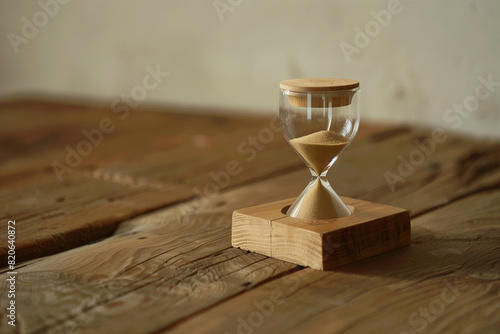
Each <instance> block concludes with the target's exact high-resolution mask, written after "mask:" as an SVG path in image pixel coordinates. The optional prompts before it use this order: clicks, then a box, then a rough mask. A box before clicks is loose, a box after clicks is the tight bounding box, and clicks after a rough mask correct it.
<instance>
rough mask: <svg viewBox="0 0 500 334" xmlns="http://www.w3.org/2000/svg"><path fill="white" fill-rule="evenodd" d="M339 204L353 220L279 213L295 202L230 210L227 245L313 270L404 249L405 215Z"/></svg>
mask: <svg viewBox="0 0 500 334" xmlns="http://www.w3.org/2000/svg"><path fill="white" fill-rule="evenodd" d="M341 198H342V201H344V203H345V204H346V205H348V206H349V207H350V209H351V211H353V214H352V215H350V216H348V217H343V218H335V219H327V220H311V221H309V220H302V219H298V218H292V217H288V216H287V215H286V214H285V213H284V212H286V210H285V209H284V208H288V207H289V206H290V205H291V204H292V203H293V201H294V200H295V199H287V200H281V201H277V202H273V203H267V204H263V205H258V206H253V207H249V208H244V209H239V210H236V211H234V212H233V223H232V232H231V239H232V245H233V246H234V247H238V248H241V249H244V250H249V251H252V252H256V253H259V254H263V255H266V256H270V257H274V258H277V259H280V260H284V261H289V262H292V263H296V264H299V265H302V266H308V267H311V268H314V269H317V270H328V269H330V268H334V267H337V266H341V265H343V264H347V263H350V262H353V261H357V260H361V259H364V258H367V257H370V256H373V255H377V254H381V253H384V252H387V251H391V250H394V249H397V248H400V247H403V246H407V245H409V244H410V241H411V227H410V215H409V213H408V211H407V210H405V209H401V208H397V207H393V206H388V205H383V204H377V203H372V202H366V201H362V200H358V199H353V198H348V197H341ZM352 207H353V208H354V210H352Z"/></svg>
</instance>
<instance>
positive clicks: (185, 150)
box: [0, 101, 387, 267]
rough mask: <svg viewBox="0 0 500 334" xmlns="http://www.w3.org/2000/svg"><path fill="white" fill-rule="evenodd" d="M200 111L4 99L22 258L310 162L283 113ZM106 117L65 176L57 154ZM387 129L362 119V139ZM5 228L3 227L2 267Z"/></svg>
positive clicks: (2, 127) (3, 173) (0, 187)
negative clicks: (294, 145)
mask: <svg viewBox="0 0 500 334" xmlns="http://www.w3.org/2000/svg"><path fill="white" fill-rule="evenodd" d="M165 111H167V112H168V113H167V112H165ZM201 111H203V110H201ZM201 111H200V110H197V109H194V108H182V107H176V106H170V107H169V106H166V107H164V108H152V107H140V108H137V109H134V110H131V111H130V113H129V114H128V116H127V117H125V118H124V119H121V118H120V117H122V116H123V115H122V114H115V113H113V112H111V111H110V106H106V105H102V104H97V105H92V104H89V105H81V104H67V103H55V102H45V101H33V102H30V101H27V102H23V101H19V102H11V103H2V104H0V134H1V136H0V203H1V204H2V205H1V206H0V219H1V220H6V219H16V220H17V224H18V226H19V229H20V230H21V231H22V233H19V234H18V236H17V240H16V242H17V256H18V260H19V261H22V260H28V259H32V258H36V257H39V256H44V255H49V254H54V253H57V252H60V251H63V250H67V249H71V248H73V247H77V246H81V245H84V244H87V243H89V242H91V241H95V240H99V239H101V238H104V237H107V236H110V235H111V234H112V233H113V231H114V229H115V228H116V226H117V225H118V224H119V223H120V222H121V221H124V220H126V219H129V218H132V217H135V216H137V215H140V214H142V213H146V212H149V211H152V210H156V209H158V208H161V207H166V206H168V205H171V204H174V203H179V202H181V201H185V200H189V199H192V198H194V197H197V196H198V197H200V196H201V197H204V196H206V195H205V194H209V195H210V194H214V193H216V192H218V191H219V190H223V189H227V188H232V187H234V186H236V185H241V184H246V183H249V182H253V181H255V180H260V179H263V178H267V177H272V176H273V175H277V174H279V173H282V172H286V171H289V170H294V169H297V168H303V167H302V166H303V165H302V162H301V161H300V159H299V158H298V157H297V156H296V154H295V153H294V152H293V150H291V149H290V148H289V146H288V144H287V143H286V142H285V140H284V138H283V136H282V134H281V133H277V132H274V131H273V129H274V130H277V131H279V128H277V127H278V125H277V124H278V123H277V121H278V120H277V119H259V118H250V117H227V116H214V115H210V114H208V115H207V114H204V115H201V114H196V113H197V112H198V113H200V112H201ZM204 111H205V112H207V111H210V110H204ZM103 118H109V119H110V120H111V121H112V122H113V125H114V126H115V130H114V131H113V132H111V133H109V134H105V135H104V138H103V140H102V143H101V144H100V145H97V146H95V147H94V148H93V150H92V152H91V154H90V155H88V156H86V157H83V159H82V162H81V164H80V165H78V166H77V167H75V168H73V171H72V172H71V173H67V174H63V176H64V177H63V182H59V181H58V179H57V177H56V175H55V173H54V171H53V168H52V167H51V164H52V162H53V161H59V162H61V163H64V160H65V157H66V154H67V151H66V146H70V147H72V148H73V149H76V147H77V145H78V143H80V142H81V141H82V140H86V137H85V136H84V135H83V134H82V131H83V130H88V131H90V130H92V129H95V128H96V127H98V126H99V122H100V121H101V120H102V119H103ZM25 120H30V121H29V122H27V121H25ZM271 121H272V122H271ZM263 129H266V130H264V132H266V133H267V135H266V134H264V135H262V134H261V131H263ZM365 129H366V130H365ZM384 129H387V127H384V126H377V125H374V126H365V127H362V128H361V129H360V135H359V138H360V139H359V141H358V144H357V145H363V144H366V143H367V141H368V140H367V137H368V136H371V134H372V133H373V132H374V131H375V132H380V131H383V130H384ZM269 133H271V134H272V137H270V135H269ZM365 133H366V135H365ZM259 135H260V137H259ZM259 138H264V139H265V140H264V141H265V142H264V141H259ZM270 138H271V140H270ZM251 140H256V146H253V145H252V144H250V142H251ZM231 161H235V163H237V164H239V168H240V169H238V168H236V169H235V168H234V163H233V165H232V166H233V167H232V171H233V173H232V174H233V175H230V179H229V182H226V181H225V179H224V178H223V176H220V175H222V174H224V173H226V175H227V171H228V169H227V167H228V163H230V162H231ZM235 170H236V171H238V170H239V171H240V172H239V173H234V171H235ZM217 175H219V183H216V182H215V181H214V178H217ZM226 183H227V184H226ZM5 233H6V232H5V229H2V230H1V231H0V266H2V267H3V266H4V265H5V263H6V262H5V259H6V257H5V254H6V253H5V252H6V248H5V246H4V245H5V240H6V234H5Z"/></svg>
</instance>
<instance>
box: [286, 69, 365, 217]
mask: <svg viewBox="0 0 500 334" xmlns="http://www.w3.org/2000/svg"><path fill="white" fill-rule="evenodd" d="M280 88H281V89H280V120H281V128H282V131H283V134H284V136H285V138H286V140H287V141H288V142H289V143H290V145H291V146H292V147H293V148H294V150H295V151H296V152H297V154H298V155H299V156H300V157H301V158H302V159H303V160H304V162H305V163H306V165H307V166H308V167H309V170H310V172H311V176H312V178H311V181H310V182H309V184H308V185H307V187H306V188H305V189H304V191H303V192H302V193H301V194H300V195H299V197H298V198H297V199H296V200H295V202H294V203H293V204H292V205H291V206H290V208H289V209H288V211H287V212H286V214H287V215H288V216H291V217H295V218H301V219H306V220H310V219H331V218H340V217H346V216H349V215H351V212H350V210H349V208H348V207H347V206H346V205H345V204H344V203H343V202H342V200H341V199H340V197H339V196H338V195H337V194H336V193H335V191H334V190H333V189H332V187H331V186H330V183H329V182H328V180H327V178H326V175H327V173H328V171H329V170H330V168H331V166H332V165H333V164H334V163H335V161H336V160H337V158H338V156H339V155H340V154H341V152H342V151H343V150H344V149H345V148H346V147H347V146H348V145H349V143H350V142H351V141H352V139H353V138H354V136H355V135H356V132H357V130H358V125H359V103H358V100H359V82H358V81H354V80H348V79H326V78H313V79H294V80H286V81H282V82H281V83H280Z"/></svg>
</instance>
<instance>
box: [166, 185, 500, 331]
mask: <svg viewBox="0 0 500 334" xmlns="http://www.w3.org/2000/svg"><path fill="white" fill-rule="evenodd" d="M498 203H500V191H499V190H496V191H491V192H484V193H480V194H477V195H473V196H470V197H467V198H465V199H461V200H458V201H456V202H455V203H453V204H451V205H447V206H445V207H443V208H440V209H438V210H435V211H432V212H429V213H427V214H424V215H422V216H421V217H418V218H416V219H414V220H413V243H412V245H411V246H410V247H408V248H403V249H401V250H398V251H394V252H390V253H386V254H382V255H378V256H375V257H373V258H370V259H365V260H362V261H360V262H357V263H352V264H349V265H346V266H343V267H339V268H336V269H335V270H332V271H330V272H319V271H314V270H312V269H305V270H301V271H298V272H295V273H292V274H289V275H283V276H282V277H281V278H280V279H275V280H273V281H271V282H268V283H265V284H263V285H261V286H258V287H256V288H255V289H253V290H252V291H249V292H247V293H245V294H242V295H238V296H236V297H234V298H232V299H230V300H227V301H225V302H223V303H220V304H218V305H216V306H214V307H212V308H210V309H207V310H206V311H205V312H203V313H200V314H196V315H194V316H192V317H190V318H188V319H187V320H186V321H184V322H180V323H178V324H177V325H176V326H175V327H166V328H165V331H163V332H164V333H191V332H198V333H216V332H217V333H366V331H367V329H369V331H370V332H373V333H416V332H424V331H425V333H498V328H500V317H499V314H500V302H499V297H500V271H499V268H500V246H499V245H500V206H499V205H498Z"/></svg>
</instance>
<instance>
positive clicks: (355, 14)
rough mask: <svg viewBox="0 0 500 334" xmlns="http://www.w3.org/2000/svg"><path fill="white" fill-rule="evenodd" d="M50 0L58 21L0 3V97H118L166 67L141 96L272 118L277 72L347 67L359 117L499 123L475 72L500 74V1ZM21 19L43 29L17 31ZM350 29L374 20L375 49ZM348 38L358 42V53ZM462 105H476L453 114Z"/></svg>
mask: <svg viewBox="0 0 500 334" xmlns="http://www.w3.org/2000/svg"><path fill="white" fill-rule="evenodd" d="M55 1H56V0H42V1H41V3H48V4H49V3H52V6H49V10H46V11H49V12H50V11H51V10H52V11H53V12H52V13H51V14H52V16H53V17H50V16H49V15H46V14H44V13H43V12H42V13H40V12H41V11H42V6H41V5H40V3H39V2H38V1H6V0H3V1H2V2H1V3H0V35H1V36H2V38H1V39H0V48H1V54H0V98H8V97H12V96H14V95H13V94H22V93H25V92H33V91H36V92H49V93H53V94H68V95H71V96H73V95H77V96H82V97H87V96H90V97H100V98H106V99H109V100H110V101H111V100H113V99H115V98H119V97H120V96H121V94H129V93H130V92H131V90H132V89H133V88H134V87H135V86H141V85H143V83H142V81H143V78H144V77H145V76H146V75H147V73H148V72H147V70H146V68H147V67H148V66H150V67H151V68H155V67H156V65H157V64H158V66H159V68H160V69H161V70H162V71H165V72H169V76H168V77H166V78H164V80H163V81H162V82H161V83H160V84H159V85H158V86H157V87H156V88H151V90H149V91H147V98H146V100H145V102H142V103H146V102H154V103H157V102H176V103H187V104H197V105H211V106H220V107H222V108H225V109H226V110H227V108H232V107H236V108H234V110H240V109H241V107H243V109H247V110H255V112H259V113H262V114H269V115H270V114H271V112H272V110H273V109H276V107H277V102H278V99H277V90H278V88H277V87H278V82H279V81H280V80H284V79H289V78H295V77H315V76H316V77H318V76H322V77H347V78H353V79H358V80H360V81H361V84H362V90H363V99H362V102H363V103H362V113H363V116H364V117H365V119H366V118H371V119H377V120H383V121H387V120H390V121H398V122H399V121H404V122H412V123H424V124H430V125H431V126H443V127H446V128H450V129H452V128H454V129H456V130H459V131H466V132H469V133H478V132H481V133H484V134H486V135H495V134H496V135H498V134H499V132H500V131H499V122H500V86H499V87H490V88H491V90H492V92H489V91H488V90H487V88H488V87H481V85H482V83H481V80H482V79H480V77H482V78H484V79H488V76H491V78H492V80H493V81H495V82H500V2H499V1H495V0H491V1H417V0H413V1H411V0H401V2H400V5H399V6H394V7H391V6H392V5H393V4H394V3H393V1H387V0H382V1H298V0H293V1H290V0H288V1H285V0H283V1H269V0H266V1H264V0H259V1H255V0H254V1H251V0H217V1H215V2H214V1H213V0H208V1H144V0H143V1H116V0H113V1H97V0H87V1H75V0H73V1H68V0H64V1H63V0H59V1H60V2H61V4H60V5H59V8H55V7H54V6H53V3H55ZM62 2H67V4H62ZM214 5H218V6H219V13H218V12H217V10H216V8H215V6H214ZM224 6H225V7H224ZM388 6H389V7H390V9H392V12H393V13H392V14H391V17H390V22H388V23H387V24H385V23H384V25H385V26H383V25H381V24H380V23H376V20H375V18H374V16H373V14H372V13H371V11H375V12H379V11H380V10H387V8H388ZM222 10H226V11H225V12H221V11H222ZM383 13H386V14H387V13H390V12H389V11H386V12H383ZM33 16H35V18H34V17H33ZM23 17H25V18H26V19H27V20H28V21H29V22H31V23H37V24H38V25H39V26H40V27H38V28H36V29H38V31H35V32H33V31H27V30H26V29H27V28H26V27H25V29H24V30H25V31H24V34H23V26H25V25H29V24H26V23H25V22H23ZM45 18H48V19H47V20H46V21H47V22H44V19H45ZM37 20H38V21H37ZM34 21H36V22H34ZM356 27H358V28H360V29H362V30H365V28H370V29H373V30H370V31H371V34H372V35H373V37H370V41H369V44H368V45H366V46H365V45H362V44H360V43H361V42H365V43H366V42H367V41H362V40H358V41H357V42H358V43H356V41H355V37H356V33H355V30H354V29H355V28H356ZM377 28H380V29H377ZM377 30H379V31H377ZM358 37H359V36H358ZM9 39H10V40H12V41H10V40H9ZM14 39H16V40H15V41H14V42H13V40H14ZM20 43H24V44H20ZM342 43H344V44H342ZM347 44H349V45H351V46H353V47H356V46H357V50H355V52H354V53H353V54H352V55H351V57H350V58H351V59H350V61H349V59H347V58H348V57H346V56H345V55H344V54H343V52H342V49H341V45H343V46H344V47H345V48H349V46H346V45H347ZM16 49H17V50H16ZM351 50H352V49H351ZM16 51H18V52H16ZM138 89H139V88H137V89H136V90H137V92H138V91H139V90H138ZM476 90H477V92H478V94H479V96H480V98H481V99H478V98H476V97H474V96H475V94H476ZM142 92H144V90H143V91H142ZM488 93H489V96H487V95H488ZM476 102H478V106H477V108H476V106H475V105H474V104H475V103H476ZM463 103H465V104H468V105H469V107H468V108H469V110H470V111H468V110H467V109H466V108H464V110H463V111H462V112H461V113H460V112H458V111H453V109H451V110H450V111H447V110H448V109H449V108H452V107H453V105H454V104H457V105H459V104H463Z"/></svg>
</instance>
